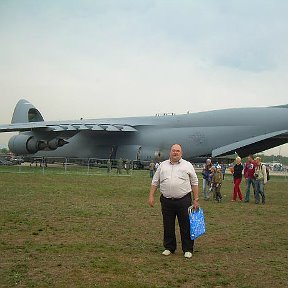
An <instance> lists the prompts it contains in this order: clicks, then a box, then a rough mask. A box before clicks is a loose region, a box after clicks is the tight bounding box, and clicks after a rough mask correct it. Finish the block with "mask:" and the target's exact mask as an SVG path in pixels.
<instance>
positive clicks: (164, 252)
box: [162, 250, 171, 256]
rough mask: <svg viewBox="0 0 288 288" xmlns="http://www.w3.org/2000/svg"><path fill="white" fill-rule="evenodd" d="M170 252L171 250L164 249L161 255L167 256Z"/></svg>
mask: <svg viewBox="0 0 288 288" xmlns="http://www.w3.org/2000/svg"><path fill="white" fill-rule="evenodd" d="M170 254H171V251H169V250H164V251H163V253H162V255H164V256H169V255H170Z"/></svg>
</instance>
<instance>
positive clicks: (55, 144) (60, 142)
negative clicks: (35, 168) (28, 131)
mask: <svg viewBox="0 0 288 288" xmlns="http://www.w3.org/2000/svg"><path fill="white" fill-rule="evenodd" d="M67 143H68V142H67V141H65V140H64V139H61V138H54V139H52V140H50V141H48V149H49V150H56V149H57V148H59V147H62V146H64V145H65V144H67Z"/></svg>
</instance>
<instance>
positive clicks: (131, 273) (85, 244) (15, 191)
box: [0, 167, 288, 288]
mask: <svg viewBox="0 0 288 288" xmlns="http://www.w3.org/2000/svg"><path fill="white" fill-rule="evenodd" d="M12 171H16V172H21V173H0V203H1V209H0V287H128V288H129V287H139V288H142V287H143V288H146V287H163V288H164V287H183V288H184V287H242V288H244V287H245V288H248V287H264V286H265V287H270V286H271V287H272V286H273V287H287V286H288V280H287V269H288V265H287V263H288V261H287V260H288V259H287V257H288V256H287V249H288V242H287V235H288V233H287V232H288V228H287V202H288V201H287V199H288V195H287V187H288V181H286V180H285V178H281V177H273V178H272V179H271V181H270V182H269V184H268V186H267V189H266V192H267V193H266V194H267V204H266V205H258V206H256V205H255V204H253V203H249V204H245V203H239V202H237V203H231V202H230V199H231V191H232V183H231V177H230V175H229V176H228V177H226V180H225V182H224V185H223V186H224V187H223V190H222V194H223V195H226V196H224V200H223V203H221V204H218V203H212V202H211V201H209V202H204V201H201V202H200V204H201V206H202V207H203V208H204V212H205V217H206V225H207V233H206V234H205V235H204V236H202V237H200V238H199V239H198V240H196V246H195V248H196V249H195V253H194V256H193V258H192V259H191V260H187V259H184V257H183V255H182V253H181V247H180V241H179V231H178V230H177V234H178V250H177V253H176V254H175V255H173V256H171V257H164V256H162V255H161V252H162V250H163V247H162V219H161V212H160V204H159V201H157V204H156V207H155V208H149V207H148V205H147V195H148V191H149V186H150V178H149V175H148V174H149V172H148V171H136V172H135V171H134V172H133V174H132V175H131V176H128V177H126V176H125V177H117V176H116V175H115V173H113V174H112V176H107V175H106V173H105V170H101V169H93V170H92V171H89V172H93V173H95V175H88V174H87V168H82V169H80V170H78V168H77V169H76V168H74V170H73V173H70V172H71V171H70V170H69V171H67V173H66V174H65V173H64V174H63V168H62V169H61V168H49V169H47V170H45V173H44V174H43V173H42V172H43V171H42V170H41V169H39V168H38V169H36V168H31V169H30V167H22V168H21V170H19V168H17V167H2V168H1V169H0V172H12ZM24 172H29V173H24ZM31 172H32V173H31ZM68 172H69V173H68ZM243 190H244V187H243Z"/></svg>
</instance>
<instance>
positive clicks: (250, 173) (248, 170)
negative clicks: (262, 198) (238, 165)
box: [244, 155, 257, 203]
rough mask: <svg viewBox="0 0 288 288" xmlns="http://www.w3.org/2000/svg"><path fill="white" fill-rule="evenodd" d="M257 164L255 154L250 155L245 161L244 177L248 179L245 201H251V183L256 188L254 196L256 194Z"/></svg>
mask: <svg viewBox="0 0 288 288" xmlns="http://www.w3.org/2000/svg"><path fill="white" fill-rule="evenodd" d="M256 166H257V164H256V162H255V161H254V156H253V155H249V156H248V161H247V162H246V163H245V165H244V177H245V179H246V195H245V202H247V203H248V202H249V201H250V188H251V185H252V187H253V190H254V196H255V177H254V174H255V168H256Z"/></svg>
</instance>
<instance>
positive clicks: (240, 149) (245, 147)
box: [212, 130, 288, 157]
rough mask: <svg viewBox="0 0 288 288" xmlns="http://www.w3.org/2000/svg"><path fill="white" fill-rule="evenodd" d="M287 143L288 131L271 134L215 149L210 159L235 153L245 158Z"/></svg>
mask: <svg viewBox="0 0 288 288" xmlns="http://www.w3.org/2000/svg"><path fill="white" fill-rule="evenodd" d="M287 141H288V130H281V131H276V132H271V133H267V134H263V135H260V136H256V137H252V138H248V139H244V140H241V141H238V142H234V143H231V144H228V145H225V146H222V147H219V148H216V149H214V150H213V151H212V157H218V156H225V155H230V154H234V153H237V154H238V155H240V156H241V157H246V156H248V155H249V154H255V153H259V152H261V151H264V150H267V149H269V148H271V147H276V146H279V145H282V144H285V143H287Z"/></svg>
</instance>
